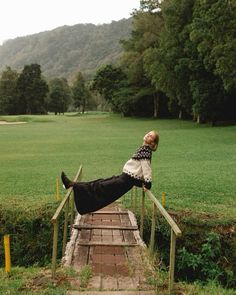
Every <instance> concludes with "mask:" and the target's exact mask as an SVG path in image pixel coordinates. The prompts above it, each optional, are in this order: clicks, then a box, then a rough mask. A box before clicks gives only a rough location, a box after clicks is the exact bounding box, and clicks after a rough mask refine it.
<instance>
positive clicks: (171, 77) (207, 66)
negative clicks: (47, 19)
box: [0, 0, 236, 123]
mask: <svg viewBox="0 0 236 295" xmlns="http://www.w3.org/2000/svg"><path fill="white" fill-rule="evenodd" d="M159 2H160V1H153V0H142V1H140V9H139V10H137V11H135V12H134V13H133V17H132V32H131V35H130V37H128V38H121V39H123V40H122V41H121V42H120V43H121V44H122V47H123V51H122V54H121V55H120V58H119V59H118V58H116V59H114V62H113V61H111V60H108V59H107V61H104V60H103V63H102V64H100V66H99V67H98V68H97V69H96V71H95V70H94V73H93V75H91V76H90V79H89V80H87V81H86V82H85V80H84V76H85V77H86V78H87V77H88V76H86V75H85V74H84V72H83V71H77V78H76V79H75V81H77V82H75V81H74V82H73V83H76V84H73V86H72V88H71V89H70V90H71V91H72V94H73V95H72V97H73V101H74V107H77V108H78V107H82V109H83V110H84V109H85V106H86V104H88V102H87V101H88V99H87V98H89V99H90V101H91V100H92V98H93V97H94V93H99V94H100V95H101V96H102V97H103V98H104V99H105V100H106V101H107V102H108V103H109V105H110V107H111V108H112V110H113V111H115V112H120V113H123V114H124V115H126V116H132V115H135V116H153V117H167V116H168V117H170V116H171V117H179V118H186V119H193V120H196V121H198V122H209V121H212V122H213V123H215V122H216V121H221V120H233V119H236V54H235V52H236V18H235V15H236V2H235V1H230V0H227V1H222V0H209V1H202V0H188V1H187V0H164V1H161V3H159ZM123 24H124V26H125V20H124V21H123ZM111 25H112V24H111ZM113 25H115V24H114V23H113ZM113 32H114V33H115V31H113ZM117 43H118V40H117ZM88 46H91V44H88ZM114 46H115V44H114ZM94 50H95V49H94ZM95 51H96V50H95ZM84 54H85V53H84ZM106 54H107V58H108V57H109V54H108V52H107V53H106ZM54 62H55V61H54ZM8 70H9V69H8ZM63 71H64V70H63V67H62V72H63ZM23 72H24V71H23ZM82 72H83V74H82ZM15 74H16V73H15ZM73 74H74V73H73ZM71 76H72V73H71ZM56 79H59V80H63V79H64V78H60V76H59V78H56ZM3 81H4V79H3V75H2V78H1V83H2V82H3ZM65 81H66V80H65V79H64V82H65ZM81 81H82V82H81ZM81 83H82V84H81ZM49 84H50V85H51V86H50V85H49V90H48V91H49V93H50V92H51V88H52V85H54V84H53V83H52V82H50V83H49ZM54 86H55V85H54ZM1 87H2V86H1ZM1 87H0V88H1ZM56 89H57V87H56ZM18 91H19V88H18ZM2 93H3V92H1V89H0V112H3V109H2V110H1V101H3V100H2V98H1V95H2ZM18 97H19V95H18ZM47 97H49V98H50V99H51V100H52V98H53V100H54V101H57V97H58V96H57V95H56V94H54V95H51V94H49V96H48V95H47ZM27 99H28V98H27ZM76 101H77V102H76ZM49 106H50V108H51V110H52V109H53V108H52V106H53V104H52V103H48V107H47V108H46V109H50V108H49ZM68 106H69V104H67V105H66V107H65V108H64V109H63V110H66V109H67V108H68ZM31 111H32V110H31Z"/></svg>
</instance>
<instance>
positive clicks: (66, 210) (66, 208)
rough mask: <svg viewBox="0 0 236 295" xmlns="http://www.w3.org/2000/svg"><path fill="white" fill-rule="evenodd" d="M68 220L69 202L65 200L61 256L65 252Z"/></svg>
mask: <svg viewBox="0 0 236 295" xmlns="http://www.w3.org/2000/svg"><path fill="white" fill-rule="evenodd" d="M68 220H69V200H67V202H66V205H65V220H64V231H63V242H62V255H64V253H65V250H66V242H67V233H68Z"/></svg>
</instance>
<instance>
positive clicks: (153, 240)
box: [149, 203, 157, 255]
mask: <svg viewBox="0 0 236 295" xmlns="http://www.w3.org/2000/svg"><path fill="white" fill-rule="evenodd" d="M156 211H157V206H156V204H155V203H153V210H152V226H151V236H150V244H149V250H150V254H151V255H152V254H153V253H154V246H155V229H156Z"/></svg>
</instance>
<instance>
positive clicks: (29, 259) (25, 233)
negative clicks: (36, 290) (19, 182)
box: [0, 201, 61, 266]
mask: <svg viewBox="0 0 236 295" xmlns="http://www.w3.org/2000/svg"><path fill="white" fill-rule="evenodd" d="M18 202H19V201H18ZM18 202H16V201H12V202H5V203H4V205H3V204H1V206H0V234H1V237H3V235H4V234H10V247H11V258H12V264H13V265H21V266H29V265H32V264H35V263H37V264H38V265H45V264H48V263H49V262H50V260H51V253H52V229H53V228H52V224H51V218H52V216H53V214H54V212H55V210H56V207H57V205H58V204H57V203H51V204H50V203H46V204H43V203H42V204H39V203H38V204H37V205H35V204H31V205H30V204H29V203H28V205H27V207H26V206H25V205H26V204H25V205H24V202H22V204H19V203H18ZM60 238H61V234H60ZM60 238H59V240H60ZM0 257H4V253H3V248H2V247H1V248H0ZM1 264H2V265H3V264H4V260H1Z"/></svg>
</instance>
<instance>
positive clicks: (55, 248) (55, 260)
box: [52, 220, 58, 279]
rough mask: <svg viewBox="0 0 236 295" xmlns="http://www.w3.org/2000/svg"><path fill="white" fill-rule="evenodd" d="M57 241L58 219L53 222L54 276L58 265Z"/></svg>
mask: <svg viewBox="0 0 236 295" xmlns="http://www.w3.org/2000/svg"><path fill="white" fill-rule="evenodd" d="M57 242H58V220H56V221H55V223H54V224H53V247H52V277H53V279H54V278H55V275H56V267H57Z"/></svg>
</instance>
